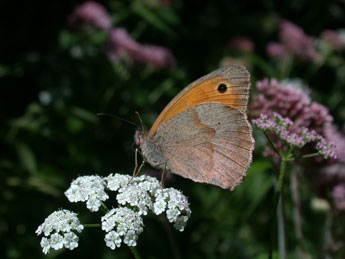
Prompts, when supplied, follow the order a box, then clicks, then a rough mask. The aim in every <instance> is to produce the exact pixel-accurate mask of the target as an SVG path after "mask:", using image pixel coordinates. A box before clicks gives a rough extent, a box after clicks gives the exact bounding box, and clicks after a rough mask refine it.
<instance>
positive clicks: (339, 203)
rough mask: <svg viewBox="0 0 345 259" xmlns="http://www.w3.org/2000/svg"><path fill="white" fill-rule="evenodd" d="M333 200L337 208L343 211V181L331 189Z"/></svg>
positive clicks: (344, 189) (344, 206) (344, 186)
mask: <svg viewBox="0 0 345 259" xmlns="http://www.w3.org/2000/svg"><path fill="white" fill-rule="evenodd" d="M332 196H333V201H334V204H335V207H336V208H337V209H338V210H343V211H345V183H342V184H338V185H336V186H335V187H334V188H333V191H332Z"/></svg>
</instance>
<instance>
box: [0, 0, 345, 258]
mask: <svg viewBox="0 0 345 259" xmlns="http://www.w3.org/2000/svg"><path fill="white" fill-rule="evenodd" d="M82 3H83V1H20V2H18V1H9V0H2V1H1V2H0V10H1V11H0V12H1V15H0V21H1V22H0V28H1V30H0V32H1V34H2V36H1V40H0V86H1V94H0V107H1V109H0V112H1V121H0V123H1V124H0V134H1V147H2V148H1V158H0V170H1V174H0V177H1V178H0V197H1V202H0V257H1V258H43V257H44V258H132V256H131V254H130V253H129V249H128V247H126V246H122V247H121V248H120V249H117V250H115V251H112V250H110V249H109V248H107V247H106V246H105V244H104V241H103V238H104V236H103V233H102V231H101V230H100V229H94V228H92V229H86V230H85V231H84V232H83V233H82V234H81V236H80V241H79V247H78V248H77V249H75V250H73V251H69V250H60V251H57V252H55V251H54V252H51V253H50V254H49V255H47V256H45V255H43V253H42V251H41V248H40V245H39V242H40V238H39V237H37V236H36V235H35V233H34V232H35V230H36V228H37V227H38V225H39V224H41V223H42V222H43V220H44V218H45V217H47V216H48V215H49V214H50V213H51V212H53V211H54V210H56V209H58V208H66V209H70V210H72V211H76V212H79V213H80V214H79V215H80V217H81V219H82V220H83V222H85V223H98V220H99V217H100V213H95V214H91V213H88V211H87V210H86V208H85V206H84V204H71V203H68V202H67V199H66V198H65V197H64V195H63V192H64V191H65V190H66V189H67V188H68V186H69V184H70V182H71V180H72V179H74V178H76V177H77V176H78V175H89V174H99V175H102V176H106V175H108V174H109V173H128V174H130V173H131V172H132V170H133V166H134V153H133V149H132V142H133V135H134V132H135V128H134V127H132V126H131V125H130V124H127V123H124V122H122V121H120V120H114V119H112V118H110V117H97V116H96V114H97V113H99V112H108V113H111V114H114V115H116V116H120V117H123V118H126V119H129V120H131V121H135V123H136V124H138V125H139V121H138V119H137V117H136V115H135V111H139V113H140V115H141V117H142V118H143V120H144V124H145V125H146V126H147V127H148V128H149V126H150V125H152V123H153V121H154V119H155V118H156V116H158V114H159V112H160V111H161V110H162V109H163V108H164V106H165V105H166V104H167V103H168V102H169V100H171V98H173V97H174V96H175V95H176V94H177V93H178V92H179V91H180V90H181V89H183V87H185V86H186V85H187V84H188V83H190V82H192V81H193V80H195V79H196V78H198V77H200V76H202V75H204V74H206V73H208V72H210V71H212V70H214V69H216V68H217V67H218V66H219V64H220V62H221V61H222V59H223V58H225V57H232V58H235V59H239V60H243V59H245V62H246V64H249V66H248V68H249V70H250V72H251V74H252V83H253V93H255V91H256V90H255V82H256V81H257V80H261V79H262V78H264V77H277V78H280V79H281V74H279V71H277V69H276V63H274V62H273V61H272V60H271V59H270V58H269V57H268V56H267V54H266V45H267V43H268V42H269V41H277V40H278V26H277V22H278V21H279V20H280V19H287V20H290V21H292V22H294V23H295V24H297V25H298V26H300V27H301V28H302V29H303V30H304V31H305V32H306V33H307V34H308V35H311V36H313V37H319V36H320V33H321V32H322V31H323V30H325V29H338V28H344V25H345V23H344V22H345V19H344V15H345V2H344V1H342V0H339V1H308V0H293V1H279V2H276V1H269V0H265V1H259V2H253V1H171V2H170V3H160V2H159V1H158V0H157V1H153V0H152V1H140V0H135V1H99V3H101V4H103V5H104V6H105V8H106V9H107V10H108V12H109V13H110V15H111V17H112V20H113V26H119V27H124V28H126V29H127V30H128V31H129V32H130V33H131V32H133V31H135V30H137V31H139V33H138V35H137V38H136V40H137V41H139V42H140V43H147V44H154V45H159V46H164V47H166V48H168V49H170V50H171V52H172V53H173V55H174V57H175V59H176V62H177V65H176V66H175V67H174V68H172V69H164V68H163V69H157V68H153V67H150V66H146V65H144V64H141V65H140V64H139V65H138V64H134V65H128V64H126V63H118V64H117V63H112V62H110V61H109V59H108V58H107V56H106V55H105V53H104V42H105V40H106V35H105V34H104V33H102V32H99V31H95V32H94V33H92V34H87V35H83V34H82V33H80V32H76V31H75V30H71V28H70V27H69V26H68V23H67V17H68V15H69V14H70V13H72V12H73V10H74V8H75V7H76V6H77V5H80V4H82ZM135 5H139V8H142V9H143V10H148V12H144V14H143V12H137V11H135V10H136V8H137V7H134V6H135ZM152 17H153V18H152ZM138 28H139V29H138ZM236 36H246V37H249V38H251V39H252V41H253V43H254V44H255V50H254V52H252V53H239V52H232V51H231V50H229V49H228V48H227V47H226V46H227V42H228V41H229V40H230V39H231V38H234V37H236ZM76 46H78V48H80V49H81V50H82V51H83V53H84V54H83V55H82V56H81V57H74V56H73V55H72V54H71V52H72V51H73V48H74V47H76ZM88 50H92V51H88ZM343 57H344V56H343V53H342V54H339V58H340V61H341V62H340V63H337V64H335V65H330V64H325V65H323V66H321V67H320V68H318V71H317V73H314V74H313V76H308V74H307V72H308V71H309V69H310V67H311V66H313V65H312V64H311V63H308V62H300V63H298V62H296V64H295V65H294V67H293V69H291V73H290V75H289V77H292V78H293V77H299V78H302V79H303V80H304V82H305V83H306V84H308V85H309V87H310V88H311V89H312V97H313V98H314V100H316V101H318V102H320V103H323V104H324V105H326V106H327V107H328V108H329V109H330V113H331V114H332V115H333V116H334V119H335V123H336V124H337V125H339V126H340V127H341V126H342V125H344V122H345V104H344V82H345V79H344V77H345V76H344V74H345V70H343V72H342V73H341V72H339V71H340V69H344V68H345V66H344V60H343ZM339 73H340V75H341V74H342V77H341V76H339ZM339 77H340V79H339ZM337 80H341V81H340V85H341V86H342V87H340V88H337V89H338V90H337V91H335V90H334V89H333V88H332V87H331V86H332V85H333V84H334V82H336V81H337ZM337 82H339V81H337ZM333 90H334V91H333ZM42 96H43V97H42ZM44 96H49V98H50V100H49V101H48V102H47V103H46V102H44V101H42V98H44ZM340 97H341V98H340ZM339 99H340V100H339ZM262 150H263V148H262V146H261V147H260V141H259V143H258V146H257V149H256V152H255V155H254V163H253V165H252V167H251V168H250V169H249V171H248V176H247V178H246V180H245V181H244V182H243V183H242V184H241V185H240V186H239V187H238V188H236V190H235V191H234V192H229V191H227V190H221V189H219V188H217V187H213V186H207V185H202V184H196V183H194V182H192V181H190V180H186V179H182V178H180V177H178V176H173V177H172V178H171V180H170V181H168V182H167V185H168V186H172V187H174V188H178V189H181V190H182V191H183V192H184V194H185V195H187V196H188V197H189V201H190V203H191V209H192V216H191V218H190V221H189V222H188V224H187V227H186V229H185V231H184V232H182V233H179V232H178V231H175V230H174V229H173V228H172V227H171V226H170V224H168V223H167V222H164V221H162V219H161V218H159V217H154V216H149V217H147V218H145V228H144V232H143V233H142V234H141V236H140V238H139V241H138V250H139V251H140V253H141V254H142V256H143V258H266V255H267V251H268V238H269V235H268V229H269V225H270V217H269V210H270V208H271V205H272V203H271V202H272V190H273V189H272V188H273V182H274V179H275V177H274V174H273V171H274V167H273V165H272V162H271V160H270V159H268V158H264V157H263V156H262ZM145 170H150V167H149V166H147V167H146V168H145ZM302 188H303V191H302V194H301V195H302V202H303V215H304V221H303V229H304V232H305V233H304V234H305V240H304V242H305V246H306V247H307V251H308V253H309V254H310V255H311V258H324V257H323V256H324V254H323V247H324V245H325V243H324V238H325V229H327V222H328V219H329V217H331V216H330V215H332V213H330V212H329V211H327V210H326V211H324V210H315V209H313V208H312V206H311V202H312V200H313V199H317V195H316V194H315V192H314V191H313V190H312V188H310V186H309V185H308V181H307V180H305V181H304V182H303V183H302ZM286 192H289V191H288V190H287V191H286ZM287 196H289V194H287ZM292 221H293V216H292V215H291V210H289V204H287V209H286V224H287V246H288V251H289V253H288V254H289V256H290V257H289V258H295V257H294V256H295V250H294V249H295V245H296V239H295V236H294V232H293V231H290V229H292V226H293V222H292ZM341 226H344V224H343V223H342V225H341ZM331 254H332V256H334V258H343V256H345V252H344V248H342V249H340V250H337V251H336V252H332V253H331Z"/></svg>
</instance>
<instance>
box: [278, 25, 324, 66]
mask: <svg viewBox="0 0 345 259" xmlns="http://www.w3.org/2000/svg"><path fill="white" fill-rule="evenodd" d="M279 30H280V32H279V36H280V42H281V43H282V44H283V45H284V46H285V48H286V49H287V50H288V51H289V52H291V53H293V54H295V55H296V56H298V57H300V58H302V59H306V60H315V59H316V57H317V54H316V51H315V47H314V42H313V40H312V38H311V37H309V36H308V35H306V34H305V33H304V31H303V30H302V29H301V28H300V27H298V26H297V25H296V24H294V23H292V22H290V21H287V20H282V21H280V23H279Z"/></svg>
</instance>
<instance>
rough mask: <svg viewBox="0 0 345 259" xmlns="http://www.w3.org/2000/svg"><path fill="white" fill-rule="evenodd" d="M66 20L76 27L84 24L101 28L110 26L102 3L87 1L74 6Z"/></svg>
mask: <svg viewBox="0 0 345 259" xmlns="http://www.w3.org/2000/svg"><path fill="white" fill-rule="evenodd" d="M68 22H69V24H70V25H71V26H72V27H75V28H78V27H83V26H85V25H91V26H95V27H96V28H98V29H101V30H105V31H107V30H109V29H110V28H111V19H110V16H109V14H108V12H107V10H106V9H105V8H104V6H103V5H101V4H99V3H97V2H94V1H88V2H85V3H83V4H82V5H79V6H77V7H76V8H75V10H74V11H73V13H72V14H70V16H69V17H68Z"/></svg>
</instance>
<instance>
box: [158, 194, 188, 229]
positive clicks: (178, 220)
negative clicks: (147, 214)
mask: <svg viewBox="0 0 345 259" xmlns="http://www.w3.org/2000/svg"><path fill="white" fill-rule="evenodd" d="M155 198H156V201H155V203H154V213H155V214H157V215H159V214H161V213H162V212H164V211H165V212H166V214H167V218H168V220H169V222H170V223H174V227H175V228H176V229H177V230H179V231H183V230H184V228H185V226H186V224H187V221H188V219H189V217H190V215H191V213H192V212H191V210H190V208H189V204H188V200H187V197H186V196H184V195H183V194H182V193H181V192H180V191H178V190H176V189H173V188H166V189H164V190H162V191H157V192H156V194H155Z"/></svg>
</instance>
